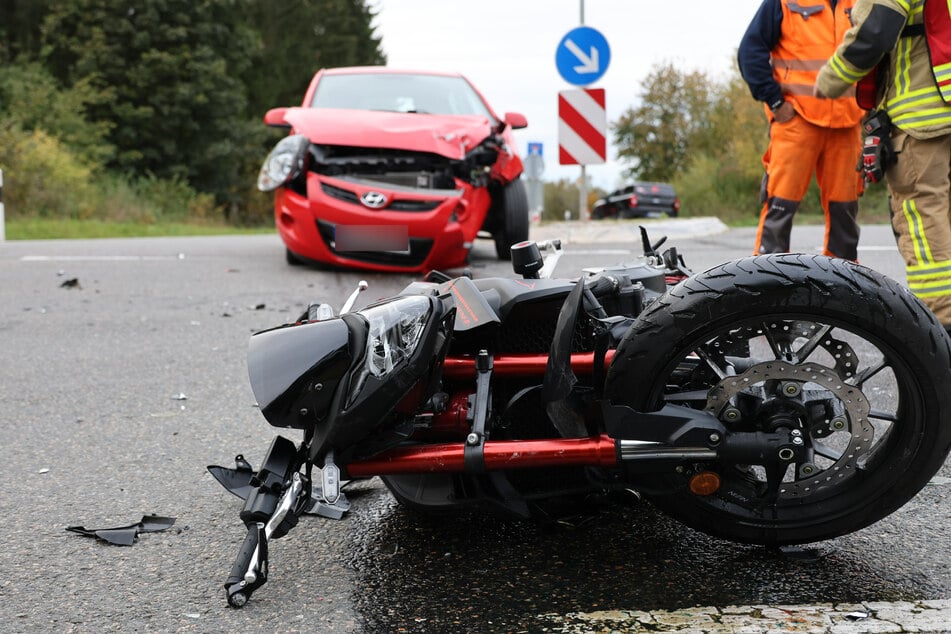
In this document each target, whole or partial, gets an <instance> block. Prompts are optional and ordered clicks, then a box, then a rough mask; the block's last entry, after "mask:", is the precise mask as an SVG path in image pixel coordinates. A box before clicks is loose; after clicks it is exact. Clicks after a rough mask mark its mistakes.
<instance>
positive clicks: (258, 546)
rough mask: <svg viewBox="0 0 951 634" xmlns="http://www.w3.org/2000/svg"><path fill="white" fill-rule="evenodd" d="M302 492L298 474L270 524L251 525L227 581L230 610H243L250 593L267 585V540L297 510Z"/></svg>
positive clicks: (280, 500) (295, 475)
mask: <svg viewBox="0 0 951 634" xmlns="http://www.w3.org/2000/svg"><path fill="white" fill-rule="evenodd" d="M303 491H304V482H303V480H302V479H301V476H300V474H299V473H297V472H295V473H294V474H293V475H292V476H291V484H290V486H289V487H287V489H286V490H285V491H284V494H283V495H282V496H281V497H280V499H279V500H278V502H277V507H276V508H275V509H274V514H273V515H271V517H270V519H268V521H267V523H264V522H251V523H250V524H249V525H248V535H247V537H245V539H244V544H242V545H241V550H239V551H238V557H237V559H236V560H235V562H234V566H232V567H231V574H230V575H228V580H227V581H225V594H226V595H227V597H228V605H230V606H231V607H234V608H240V607H243V606H244V604H245V603H247V602H248V599H250V598H251V593H253V592H254V591H255V590H257V589H258V588H260V587H261V586H263V585H264V584H265V583H266V582H267V565H268V552H267V547H268V540H269V539H271V537H272V536H273V535H274V533H276V532H277V530H278V528H279V527H280V526H281V523H282V522H283V521H284V519H285V518H286V517H287V514H288V513H291V512H294V510H295V509H297V508H298V501H299V500H300V497H301V494H302V493H303Z"/></svg>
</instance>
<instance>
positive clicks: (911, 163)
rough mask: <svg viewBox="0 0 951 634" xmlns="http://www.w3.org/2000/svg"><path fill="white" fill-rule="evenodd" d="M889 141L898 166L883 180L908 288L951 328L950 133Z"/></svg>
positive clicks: (898, 132) (904, 136)
mask: <svg viewBox="0 0 951 634" xmlns="http://www.w3.org/2000/svg"><path fill="white" fill-rule="evenodd" d="M892 139H893V142H894V144H895V149H896V151H897V152H898V162H897V163H895V165H893V166H892V167H891V169H889V170H888V173H887V174H886V177H887V179H888V189H889V192H890V193H891V196H892V227H893V228H894V229H895V234H896V235H897V236H898V250H899V251H900V252H901V255H902V258H903V259H904V260H905V272H906V275H907V277H908V288H910V289H911V291H912V292H913V293H914V294H915V295H916V296H918V297H919V298H920V299H921V301H923V302H924V303H925V305H926V306H927V307H928V308H930V309H931V311H932V312H933V313H934V314H935V316H937V318H938V320H939V321H941V323H943V324H945V325H951V134H946V135H944V136H940V137H937V138H933V139H915V138H913V137H910V136H908V134H906V133H905V132H902V131H901V130H896V131H895V132H893V134H892Z"/></svg>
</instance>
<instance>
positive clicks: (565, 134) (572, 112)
mask: <svg viewBox="0 0 951 634" xmlns="http://www.w3.org/2000/svg"><path fill="white" fill-rule="evenodd" d="M607 129H608V118H607V114H606V113H605V109H604V88H582V89H579V90H563V91H561V92H559V93H558V163H559V164H561V165H596V164H599V163H604V162H605V160H606V157H607V143H606V142H605V135H606V134H607Z"/></svg>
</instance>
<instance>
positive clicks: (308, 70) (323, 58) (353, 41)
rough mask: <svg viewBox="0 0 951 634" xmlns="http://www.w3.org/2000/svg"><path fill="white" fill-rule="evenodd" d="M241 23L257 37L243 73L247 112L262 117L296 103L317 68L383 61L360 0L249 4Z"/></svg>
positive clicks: (368, 14) (367, 11)
mask: <svg viewBox="0 0 951 634" xmlns="http://www.w3.org/2000/svg"><path fill="white" fill-rule="evenodd" d="M244 16H245V17H244V22H245V23H246V24H249V25H253V26H254V27H255V30H256V31H257V33H258V42H257V47H256V48H255V50H254V57H253V59H254V63H253V64H251V65H250V66H249V67H248V68H247V70H246V71H245V73H244V83H245V85H246V86H247V89H248V109H249V112H250V114H251V116H253V117H261V116H263V114H264V113H265V112H266V111H267V110H268V109H269V108H274V107H276V106H296V105H299V104H300V102H301V99H302V98H303V96H304V91H305V90H306V89H307V85H308V83H309V82H310V79H311V77H313V75H314V73H315V72H316V71H317V70H319V69H320V68H328V67H334V66H373V65H380V64H385V63H386V56H385V55H384V54H383V52H382V50H381V48H380V39H379V38H377V37H375V36H374V35H373V29H372V28H371V22H372V20H373V17H374V14H373V13H372V12H371V11H370V9H369V8H368V7H367V6H366V2H365V1H364V0H319V1H318V0H288V1H287V2H283V3H281V5H280V8H279V9H277V8H276V5H275V4H274V3H273V2H270V1H269V0H250V1H249V2H248V3H247V4H246V5H245V6H244Z"/></svg>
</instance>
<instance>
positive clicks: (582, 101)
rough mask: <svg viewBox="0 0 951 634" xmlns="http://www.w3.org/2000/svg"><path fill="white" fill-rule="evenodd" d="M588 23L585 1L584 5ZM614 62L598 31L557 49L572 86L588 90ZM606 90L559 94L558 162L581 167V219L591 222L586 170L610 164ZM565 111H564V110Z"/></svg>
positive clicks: (566, 40) (572, 34)
mask: <svg viewBox="0 0 951 634" xmlns="http://www.w3.org/2000/svg"><path fill="white" fill-rule="evenodd" d="M581 21H582V23H583V22H584V1H583V0H582V4H581ZM610 62H611V48H610V47H609V46H608V41H607V39H605V37H604V36H603V35H602V34H601V33H600V32H599V31H597V30H596V29H592V28H591V27H587V26H579V27H577V28H575V29H572V30H571V31H568V33H567V34H566V35H565V36H564V37H563V38H561V42H559V43H558V48H557V49H555V66H556V67H557V68H558V73H559V74H560V75H561V76H562V78H563V79H564V80H565V81H567V82H568V83H569V84H574V85H575V86H587V85H589V84H591V83H592V82H594V81H597V80H598V79H600V78H601V76H602V75H604V73H605V71H606V70H607V69H608V64H610ZM604 103H605V96H604V89H603V88H598V89H585V90H574V91H563V92H560V93H558V119H559V121H558V146H559V147H558V162H559V163H560V164H561V165H580V166H581V182H580V186H579V196H578V198H579V200H578V218H579V219H581V220H587V219H588V201H587V198H588V178H587V174H585V166H586V165H592V164H595V163H604V162H605V160H606V148H605V136H606V135H607V118H606V116H605V109H604ZM563 108H564V109H563Z"/></svg>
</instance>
